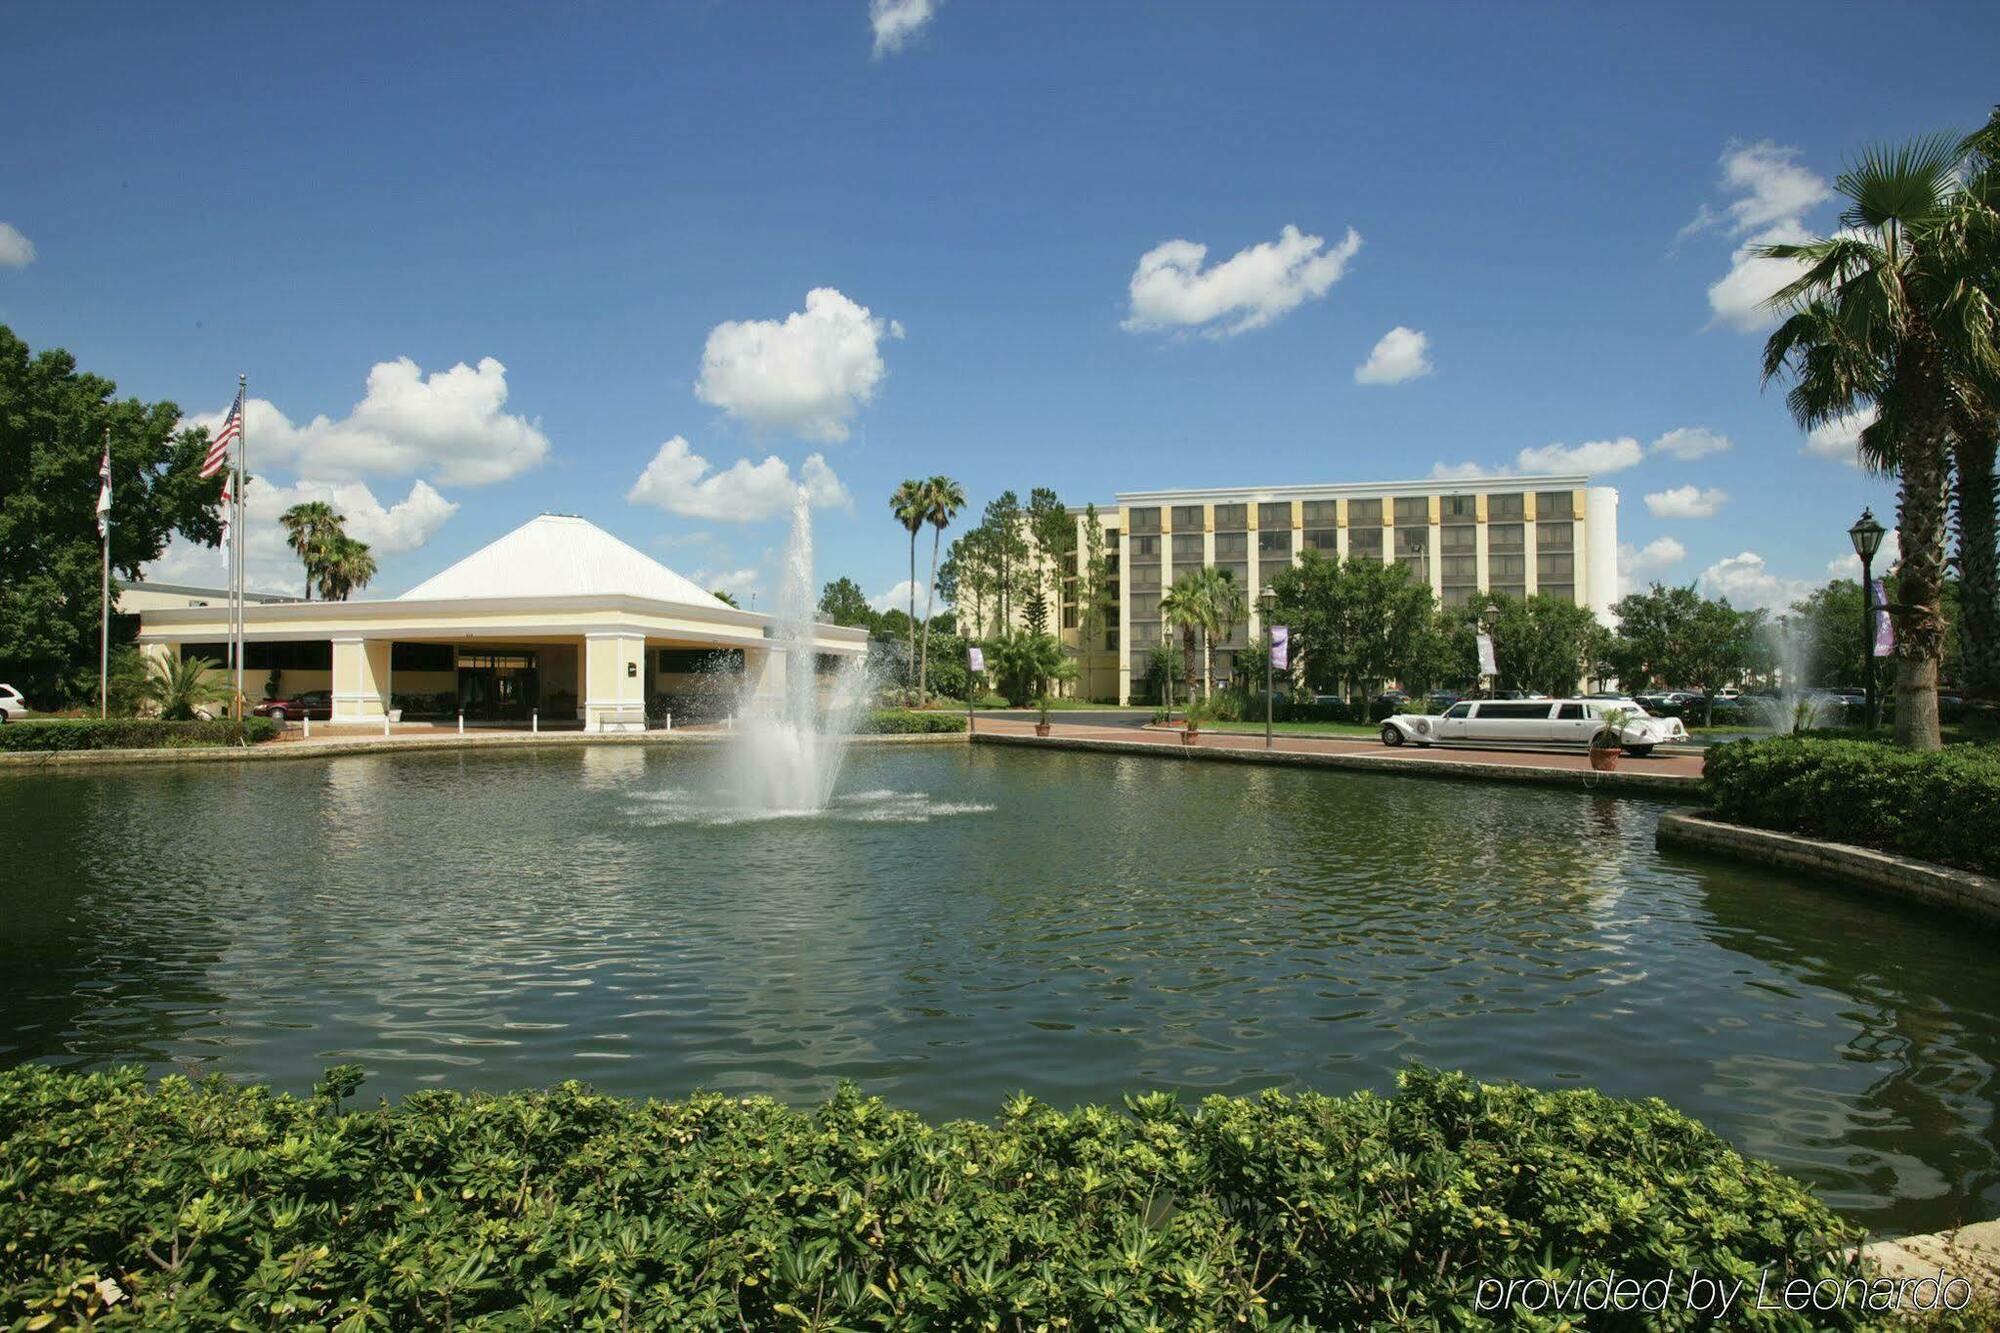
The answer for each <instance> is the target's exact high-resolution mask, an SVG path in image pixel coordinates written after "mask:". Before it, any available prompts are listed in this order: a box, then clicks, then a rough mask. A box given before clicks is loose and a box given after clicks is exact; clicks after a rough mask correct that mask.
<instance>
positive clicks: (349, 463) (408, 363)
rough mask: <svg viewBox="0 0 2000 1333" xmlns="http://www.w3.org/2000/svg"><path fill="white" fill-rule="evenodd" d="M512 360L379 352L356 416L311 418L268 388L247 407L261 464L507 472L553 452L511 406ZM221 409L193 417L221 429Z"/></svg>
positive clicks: (443, 473) (476, 477)
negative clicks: (274, 399) (439, 365)
mask: <svg viewBox="0 0 2000 1333" xmlns="http://www.w3.org/2000/svg"><path fill="white" fill-rule="evenodd" d="M506 403H507V367H505V366H503V365H501V364H500V363H499V362H498V361H496V360H494V359H493V358H492V357H490V356H489V357H485V358H482V359H481V360H480V362H479V365H478V366H477V367H473V366H468V365H466V364H465V363H464V362H460V363H459V364H458V365H455V366H453V367H452V368H451V369H450V370H440V371H435V372H433V373H432V374H431V375H430V376H429V377H428V378H426V377H425V375H424V373H423V370H422V369H421V368H420V367H419V366H418V365H417V363H416V362H414V361H412V360H410V359H409V358H408V357H400V358H398V359H396V360H394V361H381V362H377V363H376V365H375V367H374V369H372V370H370V371H369V372H368V389H367V393H366V395H365V396H364V397H363V398H362V400H361V401H360V402H359V403H357V404H355V406H354V410H353V411H352V412H350V413H348V415H347V416H345V417H343V418H341V419H340V420H338V421H335V420H333V419H331V418H329V417H325V416H317V417H314V418H313V419H312V420H311V421H308V422H307V423H306V424H305V425H303V426H295V425H293V424H292V421H291V419H290V418H288V417H287V416H286V415H285V414H284V413H283V412H281V411H279V410H278V408H277V407H276V406H275V405H274V404H272V403H271V402H270V401H269V400H267V399H263V398H252V399H251V400H250V402H249V404H248V406H247V407H246V408H245V409H244V414H243V415H244V425H245V428H246V431H247V433H248V435H249V447H250V459H251V463H252V466H253V467H254V468H258V469H263V468H268V467H270V466H271V465H272V464H273V463H276V464H278V465H280V466H285V467H288V468H289V469H290V470H292V471H294V472H303V473H307V474H309V475H312V476H316V477H327V478H335V479H347V478H354V477H360V476H363V475H367V474H388V475H405V476H407V475H413V474H414V475H420V476H428V477H433V478H435V479H437V480H438V481H442V482H445V483H448V484H457V485H464V486H476V485H482V484H485V483H488V482H495V481H505V480H507V479H508V478H509V477H513V476H517V475H519V474H520V473H522V472H525V471H527V470H528V469H529V468H532V467H534V466H536V465H537V464H539V463H540V462H541V461H542V460H543V459H544V458H546V457H547V456H548V452H549V440H548V437H547V436H546V435H544V434H542V431H541V427H540V423H538V422H535V421H530V420H529V419H528V418H526V417H523V416H517V415H514V414H512V413H508V412H503V411H502V410H501V409H502V408H503V407H505V406H506ZM222 417H223V413H222V412H221V411H219V410H218V411H215V412H207V413H203V414H201V415H199V416H195V417H191V418H189V419H188V422H187V424H189V425H198V426H206V427H208V428H209V430H210V431H213V430H214V429H215V428H216V427H217V426H218V425H219V424H221V421H222Z"/></svg>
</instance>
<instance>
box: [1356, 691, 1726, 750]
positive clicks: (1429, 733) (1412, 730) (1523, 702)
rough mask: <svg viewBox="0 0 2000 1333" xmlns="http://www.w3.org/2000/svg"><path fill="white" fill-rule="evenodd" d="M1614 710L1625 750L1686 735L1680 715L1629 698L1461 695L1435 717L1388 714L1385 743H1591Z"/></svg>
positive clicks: (1385, 721)
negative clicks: (1656, 712) (1653, 710)
mask: <svg viewBox="0 0 2000 1333" xmlns="http://www.w3.org/2000/svg"><path fill="white" fill-rule="evenodd" d="M1613 712H1617V713H1619V714H1621V715H1623V717H1624V723H1623V725H1622V726H1620V727H1619V728H1618V740H1619V742H1620V744H1621V745H1622V746H1623V747H1624V750H1625V753H1627V754H1630V755H1647V754H1651V753H1652V752H1653V747H1654V746H1655V745H1664V744H1666V743H1667V742H1669V741H1685V740H1686V739H1687V738H1688V734H1687V728H1686V727H1684V726H1682V725H1681V720H1680V719H1679V718H1677V717H1653V716H1650V715H1649V714H1648V713H1647V712H1646V710H1645V709H1643V708H1641V707H1639V705H1638V704H1636V703H1633V702H1632V701H1631V700H1630V699H1461V700H1460V701H1459V702H1457V703H1455V704H1453V705H1452V706H1451V707H1450V708H1447V709H1446V710H1445V711H1444V712H1443V714H1441V715H1440V716H1437V717H1430V716H1428V715H1426V714H1423V713H1398V714H1396V715H1395V716H1394V717H1391V718H1388V719H1386V720H1384V721H1383V723H1382V743H1383V744H1384V745H1401V744H1402V743H1403V742H1404V741H1409V742H1411V743H1412V744H1415V745H1431V744H1446V745H1449V744H1452V743H1453V742H1457V743H1459V744H1473V745H1492V744H1496V743H1507V742H1517V743H1521V744H1538V745H1583V746H1587V745H1589V744H1590V740H1591V737H1593V736H1595V735H1597V733H1599V732H1600V731H1603V730H1604V727H1605V719H1606V717H1607V716H1608V715H1610V714H1611V713H1613Z"/></svg>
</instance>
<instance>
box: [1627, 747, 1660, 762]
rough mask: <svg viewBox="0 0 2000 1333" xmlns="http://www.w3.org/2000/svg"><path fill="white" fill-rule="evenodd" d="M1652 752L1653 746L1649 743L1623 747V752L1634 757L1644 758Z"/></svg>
mask: <svg viewBox="0 0 2000 1333" xmlns="http://www.w3.org/2000/svg"><path fill="white" fill-rule="evenodd" d="M1652 752H1653V747H1652V746H1650V745H1628V746H1626V747H1625V753H1626V754H1629V755H1631V756H1632V757H1633V758H1634V759H1644V758H1645V757H1646V756H1647V755H1649V754H1651V753H1652Z"/></svg>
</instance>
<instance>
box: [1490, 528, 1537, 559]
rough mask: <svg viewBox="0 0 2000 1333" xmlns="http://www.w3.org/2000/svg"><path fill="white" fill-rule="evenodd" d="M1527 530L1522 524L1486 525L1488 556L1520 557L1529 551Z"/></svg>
mask: <svg viewBox="0 0 2000 1333" xmlns="http://www.w3.org/2000/svg"><path fill="white" fill-rule="evenodd" d="M1527 543H1528V537H1527V528H1526V527H1525V526H1524V525H1522V524H1520V523H1489V524H1487V525H1486V552H1487V554H1488V555H1519V554H1520V553H1521V552H1523V551H1525V550H1527V549H1528V545H1527Z"/></svg>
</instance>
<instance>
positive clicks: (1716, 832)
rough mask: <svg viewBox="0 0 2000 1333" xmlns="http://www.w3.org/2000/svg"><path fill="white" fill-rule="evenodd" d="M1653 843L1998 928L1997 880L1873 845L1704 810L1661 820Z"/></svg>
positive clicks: (1999, 897) (1999, 900) (1999, 881)
mask: <svg viewBox="0 0 2000 1333" xmlns="http://www.w3.org/2000/svg"><path fill="white" fill-rule="evenodd" d="M1654 841H1655V842H1657V843H1658V844H1659V845H1660V846H1663V847H1692V848H1695V849H1697V850H1700V851H1707V852H1720V853H1723V854H1724V855H1727V856H1734V857H1739V858H1741V859H1743V860H1746V861H1756V862H1760V863H1761V864H1764V865H1774V866H1783V867H1785V868H1786V869H1788V870H1807V871H1812V872H1814V873H1816V874H1819V875H1825V876H1830V877H1831V878H1834V879H1838V880H1841V881H1843V882H1845V883H1847V884H1851V885H1853V886H1855V887H1857V888H1861V889H1865V890H1868V891H1870V892H1875V893H1882V894H1886V895H1889V896H1891V897H1897V898H1904V899H1908V900H1909V901H1911V902H1916V903H1921V904H1923V905H1925V906H1929V907H1941V908H1944V909H1946V910H1948V911H1953V912H1958V913H1961V914H1963V915H1966V916H1970V917H1975V918H1978V919H1979V920H1982V921H1984V922H1986V923H1987V924H1988V925H2000V879H1995V878H1993V877H1992V876H1990V875H1981V874H1979V873H1977V872H1976V871H1971V870H1960V869H1958V868H1957V867H1956V866H1941V865H1937V864H1935V863H1933V862H1930V861H1919V860H1917V859H1915V858H1914V857H1908V856H1898V855H1897V854H1896V853H1894V852H1879V851H1876V850H1875V849H1874V848H1872V847H1856V846H1853V845H1851V844H1849V843H1844V842H1821V841H1820V840H1818V839H1816V838H1806V837H1801V836H1799V835H1798V834H1796V833H1780V832H1778V831H1776V830H1775V829H1762V828H1752V827H1750V826H1749V825H1746V824H1731V823H1727V822H1725V821H1723V820H1720V819H1716V818H1713V817H1712V816H1711V815H1709V814H1708V813H1706V812H1700V813H1682V812H1673V813H1669V814H1665V815H1662V816H1660V827H1659V831H1658V832H1657V833H1656V834H1655V835H1654Z"/></svg>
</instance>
